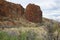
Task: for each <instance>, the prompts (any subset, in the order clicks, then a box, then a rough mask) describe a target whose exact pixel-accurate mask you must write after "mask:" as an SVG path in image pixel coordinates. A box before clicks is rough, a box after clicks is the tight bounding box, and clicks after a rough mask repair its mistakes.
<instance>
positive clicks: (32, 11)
mask: <svg viewBox="0 0 60 40" xmlns="http://www.w3.org/2000/svg"><path fill="white" fill-rule="evenodd" d="M25 17H26V19H27V20H29V21H31V22H36V23H39V22H42V11H41V9H40V7H39V6H38V5H34V4H28V5H27V7H26V11H25Z"/></svg>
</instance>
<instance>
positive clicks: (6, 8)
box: [0, 0, 24, 18]
mask: <svg viewBox="0 0 60 40" xmlns="http://www.w3.org/2000/svg"><path fill="white" fill-rule="evenodd" d="M23 13H24V8H23V7H22V6H21V5H20V4H14V3H10V2H7V1H5V0H0V16H1V17H9V18H16V17H20V16H22V15H23Z"/></svg>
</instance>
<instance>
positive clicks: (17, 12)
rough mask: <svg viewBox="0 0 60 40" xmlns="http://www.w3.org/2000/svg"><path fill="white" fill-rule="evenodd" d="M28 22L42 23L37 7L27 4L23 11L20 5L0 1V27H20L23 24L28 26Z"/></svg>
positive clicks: (3, 0) (40, 12)
mask: <svg viewBox="0 0 60 40" xmlns="http://www.w3.org/2000/svg"><path fill="white" fill-rule="evenodd" d="M15 19H16V20H15ZM17 19H20V20H19V21H17ZM5 20H6V21H5ZM27 21H28V22H27ZM30 22H33V23H41V22H42V11H41V9H40V7H39V6H38V5H34V4H29V5H27V7H26V10H25V9H24V8H23V7H22V6H21V5H20V4H14V3H11V2H7V1H5V0H0V26H2V25H3V26H4V27H8V26H9V27H10V26H12V25H14V26H15V25H17V26H18V25H20V26H21V25H22V24H24V23H25V24H26V23H27V24H28V25H29V23H30Z"/></svg>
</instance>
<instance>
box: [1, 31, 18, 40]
mask: <svg viewBox="0 0 60 40" xmlns="http://www.w3.org/2000/svg"><path fill="white" fill-rule="evenodd" d="M0 40H18V38H17V37H16V36H9V35H8V34H7V33H6V32H3V31H0Z"/></svg>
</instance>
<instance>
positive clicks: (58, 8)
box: [7, 0, 60, 21]
mask: <svg viewBox="0 0 60 40" xmlns="http://www.w3.org/2000/svg"><path fill="white" fill-rule="evenodd" d="M7 1H9V2H13V3H18V4H21V5H22V6H23V7H24V8H25V7H26V6H27V5H28V4H29V3H34V4H36V5H39V6H40V7H41V10H42V11H43V17H46V18H50V19H55V20H59V21H60V0H7Z"/></svg>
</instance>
